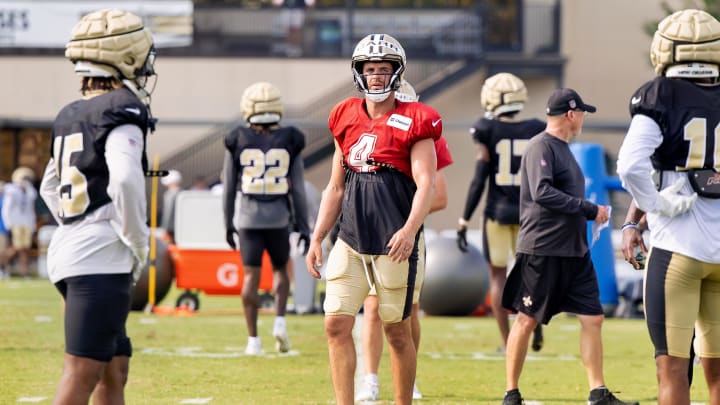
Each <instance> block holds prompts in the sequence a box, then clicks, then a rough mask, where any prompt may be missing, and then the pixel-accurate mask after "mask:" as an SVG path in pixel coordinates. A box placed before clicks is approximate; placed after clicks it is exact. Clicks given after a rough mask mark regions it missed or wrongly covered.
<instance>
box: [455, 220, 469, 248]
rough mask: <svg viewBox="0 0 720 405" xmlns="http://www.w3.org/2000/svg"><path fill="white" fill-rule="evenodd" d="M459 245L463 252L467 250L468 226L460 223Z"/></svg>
mask: <svg viewBox="0 0 720 405" xmlns="http://www.w3.org/2000/svg"><path fill="white" fill-rule="evenodd" d="M457 246H458V249H460V251H461V252H467V250H468V249H467V227H466V226H463V225H460V226H459V227H458V230H457Z"/></svg>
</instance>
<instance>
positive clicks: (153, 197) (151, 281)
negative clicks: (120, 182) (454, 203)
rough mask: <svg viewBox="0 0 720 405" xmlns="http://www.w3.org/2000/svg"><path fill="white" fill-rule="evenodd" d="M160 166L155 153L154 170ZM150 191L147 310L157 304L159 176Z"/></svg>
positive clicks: (154, 180)
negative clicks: (156, 259) (156, 260)
mask: <svg viewBox="0 0 720 405" xmlns="http://www.w3.org/2000/svg"><path fill="white" fill-rule="evenodd" d="M159 167H160V156H159V155H157V154H156V155H155V160H154V161H153V170H154V171H157V170H158V169H159ZM150 184H151V191H150V266H149V267H148V305H147V307H146V308H145V312H149V311H152V309H153V307H154V306H155V278H156V272H157V270H156V268H155V255H156V253H157V242H156V240H155V229H156V228H157V195H158V177H157V176H153V177H152V180H151V183H150Z"/></svg>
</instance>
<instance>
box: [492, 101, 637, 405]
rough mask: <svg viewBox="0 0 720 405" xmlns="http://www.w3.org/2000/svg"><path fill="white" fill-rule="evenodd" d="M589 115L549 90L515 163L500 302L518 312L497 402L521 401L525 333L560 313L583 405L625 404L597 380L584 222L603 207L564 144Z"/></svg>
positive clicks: (596, 322) (595, 317)
mask: <svg viewBox="0 0 720 405" xmlns="http://www.w3.org/2000/svg"><path fill="white" fill-rule="evenodd" d="M593 112H595V107H594V106H591V105H589V104H585V103H584V102H583V100H582V99H581V98H580V95H578V94H577V92H575V91H574V90H572V89H558V90H555V91H554V92H553V93H552V95H551V96H550V98H549V99H548V103H547V109H546V113H547V127H546V128H545V131H544V132H542V133H540V134H538V135H536V136H535V137H533V138H532V139H531V140H530V142H529V143H528V145H527V148H526V149H525V154H524V155H523V158H522V162H521V164H520V176H521V183H520V232H519V234H518V241H517V252H518V253H517V257H516V261H515V266H514V267H513V269H512V271H511V272H510V275H509V276H508V280H507V282H506V284H505V290H504V292H503V306H504V307H505V308H507V309H509V310H512V311H514V312H517V314H518V315H517V318H516V320H515V322H514V324H513V326H512V328H511V329H510V336H509V337H508V342H507V352H506V355H505V356H506V360H505V365H506V366H505V367H506V393H505V398H504V400H503V404H504V405H514V404H521V403H522V396H521V395H520V391H519V390H518V383H519V380H520V373H521V372H522V366H523V364H524V362H525V356H526V355H527V347H528V340H529V338H530V334H531V333H532V332H533V330H534V329H535V326H537V324H538V323H543V324H548V323H549V322H550V319H551V318H552V317H553V315H555V314H558V313H560V312H571V313H574V314H576V315H577V319H578V320H579V321H580V327H581V332H580V352H581V353H580V355H581V357H582V362H583V365H584V366H585V370H586V372H587V376H588V383H589V386H590V395H589V398H588V404H603V405H604V404H626V402H623V401H620V400H618V399H617V398H615V396H614V395H613V394H612V393H611V392H610V391H609V390H608V389H607V388H606V387H605V382H604V379H603V371H602V367H603V365H602V361H603V354H602V338H601V326H602V322H603V319H604V316H603V309H602V306H601V304H600V293H599V290H598V284H597V278H596V276H595V268H594V267H593V263H592V261H591V260H590V252H589V249H588V242H587V224H586V221H588V220H594V221H595V222H597V223H600V224H601V223H605V222H607V221H608V220H609V207H608V206H602V205H596V204H594V203H592V202H590V201H588V200H585V198H584V197H585V176H584V175H583V173H582V170H581V169H580V166H579V165H578V164H577V162H576V161H575V158H574V156H573V155H572V153H571V151H570V148H569V142H570V141H571V140H572V139H573V138H575V137H576V136H577V135H579V134H580V132H581V130H582V125H583V122H584V120H585V115H586V114H587V113H593Z"/></svg>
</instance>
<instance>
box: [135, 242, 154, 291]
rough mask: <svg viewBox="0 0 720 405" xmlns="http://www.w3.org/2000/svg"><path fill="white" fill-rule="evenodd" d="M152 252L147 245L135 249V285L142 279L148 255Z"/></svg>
mask: <svg viewBox="0 0 720 405" xmlns="http://www.w3.org/2000/svg"><path fill="white" fill-rule="evenodd" d="M149 253H150V248H149V247H147V246H145V247H143V248H139V249H135V251H134V252H133V257H134V260H133V267H132V279H133V285H135V284H136V283H137V282H138V280H140V276H142V273H143V270H145V267H147V265H148V255H149Z"/></svg>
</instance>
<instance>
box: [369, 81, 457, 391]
mask: <svg viewBox="0 0 720 405" xmlns="http://www.w3.org/2000/svg"><path fill="white" fill-rule="evenodd" d="M419 99H420V98H419V97H418V95H417V94H416V93H415V89H414V88H413V87H412V85H411V84H410V83H409V82H407V81H406V80H405V79H403V80H402V81H401V83H400V88H399V89H398V90H397V91H396V92H395V100H396V101H400V102H403V103H412V102H415V101H419ZM435 153H436V155H437V170H438V172H437V174H436V175H435V193H434V194H433V199H432V203H431V205H430V213H433V212H435V211H439V210H442V209H444V208H445V207H447V181H446V179H445V173H444V172H441V171H440V170H441V169H443V168H444V167H446V166H449V165H450V164H452V155H451V154H450V149H448V144H447V140H446V139H445V138H444V137H442V136H441V137H440V138H438V140H436V141H435ZM417 260H418V263H417V275H416V276H415V289H414V291H413V301H412V312H411V313H410V327H411V328H412V338H413V343H414V344H415V351H416V353H417V351H418V349H419V347H420V318H419V312H420V290H421V289H422V284H423V279H424V276H425V233H424V231H423V230H422V229H421V230H420V236H419V237H418V259H417ZM363 308H364V310H363V318H362V319H363V324H362V328H361V331H362V332H361V333H362V335H361V338H360V339H361V344H362V350H361V352H362V358H363V370H364V371H365V375H364V377H363V381H362V384H361V386H360V387H359V390H358V393H357V394H356V395H355V400H356V401H377V399H378V397H379V395H380V383H379V380H378V368H379V367H380V358H381V357H382V350H383V332H382V321H381V320H380V316H379V315H378V300H377V294H376V293H375V289H374V288H373V289H371V290H370V294H369V295H368V296H367V298H365V301H364V302H363ZM416 356H417V355H416ZM413 399H422V393H420V390H419V389H418V387H417V378H416V379H415V384H414V385H413Z"/></svg>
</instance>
